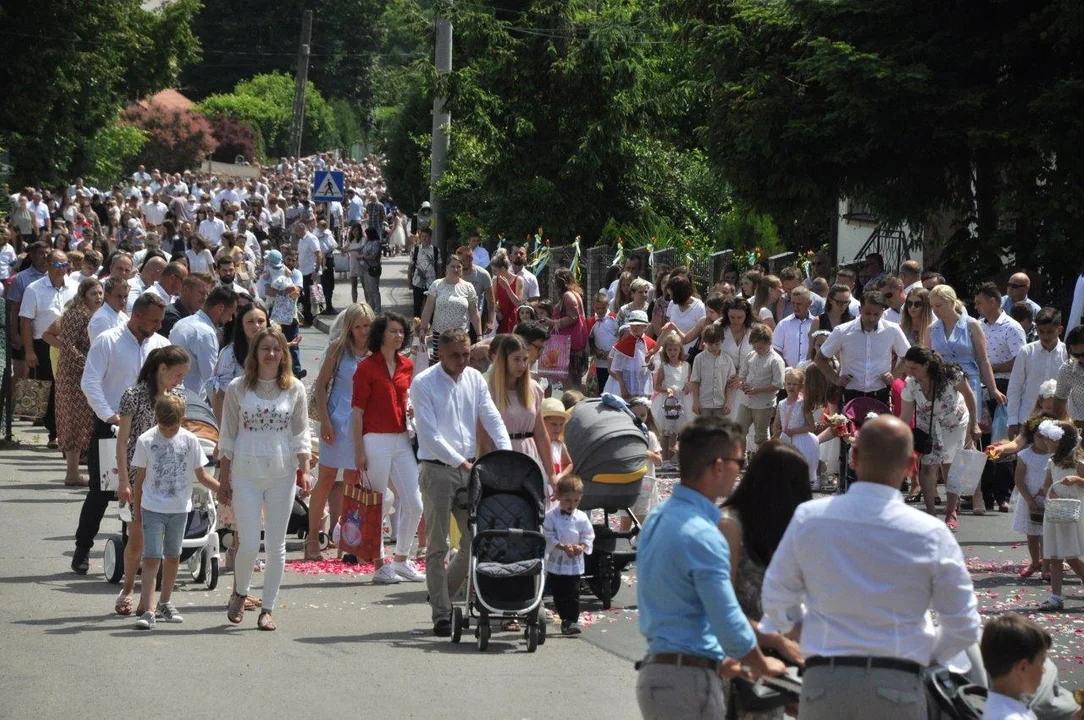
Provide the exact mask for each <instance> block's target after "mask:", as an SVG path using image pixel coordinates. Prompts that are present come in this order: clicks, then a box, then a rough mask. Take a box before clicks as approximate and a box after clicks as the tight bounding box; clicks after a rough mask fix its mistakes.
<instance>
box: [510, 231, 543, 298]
mask: <svg viewBox="0 0 1084 720" xmlns="http://www.w3.org/2000/svg"><path fill="white" fill-rule="evenodd" d="M508 259H509V260H511V261H512V273H513V274H515V275H518V276H519V277H521V278H523V295H524V299H525V300H526V301H527V302H529V303H530V304H532V305H537V304H538V301H539V300H540V299H541V297H542V294H541V293H540V292H539V290H538V278H537V277H535V275H534V273H532V272H531V271H530V270H528V269H527V267H526V266H527V246H526V245H513V246H512V255H511V256H510V257H509V258H508Z"/></svg>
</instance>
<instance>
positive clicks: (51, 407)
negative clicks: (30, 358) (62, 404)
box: [30, 340, 56, 440]
mask: <svg viewBox="0 0 1084 720" xmlns="http://www.w3.org/2000/svg"><path fill="white" fill-rule="evenodd" d="M34 354H35V355H37V356H38V366H37V367H36V368H34V369H33V370H32V371H31V373H30V376H31V377H32V378H34V379H35V380H48V381H50V382H52V383H53V384H52V385H51V386H50V387H49V404H48V405H46V406H45V429H46V430H48V431H49V439H50V440H56V378H54V377H53V363H52V361H51V359H50V357H49V343H47V342H45V341H44V340H35V341H34Z"/></svg>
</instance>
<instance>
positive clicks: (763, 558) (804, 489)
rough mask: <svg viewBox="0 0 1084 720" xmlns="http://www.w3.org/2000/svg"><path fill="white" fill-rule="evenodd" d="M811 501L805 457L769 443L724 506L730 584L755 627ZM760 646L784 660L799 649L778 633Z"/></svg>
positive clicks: (764, 637) (761, 637) (779, 714)
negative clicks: (778, 556) (788, 536)
mask: <svg viewBox="0 0 1084 720" xmlns="http://www.w3.org/2000/svg"><path fill="white" fill-rule="evenodd" d="M812 498H813V493H812V492H811V491H810V489H809V466H808V464H807V463H806V460H805V458H804V457H802V454H801V453H800V452H798V451H797V450H795V449H794V448H793V447H791V446H789V445H785V444H783V443H782V442H780V441H779V440H770V441H768V442H766V443H764V444H762V445H761V446H760V447H759V448H758V449H757V452H756V454H755V455H753V458H752V460H750V462H749V466H748V468H747V469H746V471H745V475H744V477H743V478H742V481H741V483H740V484H739V485H738V487H737V489H736V490H735V491H734V493H733V494H732V495H731V496H730V497H729V498H727V500H726V502H725V503H723V517H722V519H721V520H720V521H719V530H720V531H721V532H722V533H723V535H724V536H726V539H727V543H728V544H729V545H730V580H731V582H732V583H733V585H734V592H735V594H736V595H737V598H738V604H739V605H741V609H742V612H744V613H745V615H746V617H748V618H749V619H750V620H752V621H753V622H754V623H758V622H760V620H761V618H762V617H763V616H764V610H763V607H762V605H761V601H760V593H761V587H762V586H763V584H764V573H765V572H766V571H767V569H768V564H769V563H770V562H771V561H772V556H773V555H775V551H776V548H778V547H779V543H780V542H781V541H782V540H783V533H785V532H786V530H787V525H789V524H790V520H791V518H792V517H793V516H794V511H795V510H797V509H798V506H799V505H801V504H802V503H804V502H806V501H808V500H811V499H812ZM754 627H756V625H755V624H754ZM757 643H758V645H760V647H761V648H766V649H771V650H775V651H776V652H779V653H782V654H784V655H788V656H791V657H795V656H796V655H797V647H796V645H795V644H794V643H793V642H792V641H790V640H788V639H787V638H785V637H784V636H783V635H781V634H779V633H766V634H765V633H761V632H760V631H759V630H757ZM734 700H736V696H734V697H732V701H734ZM737 711H738V717H740V718H746V719H751V718H773V719H774V718H779V719H780V720H781V719H782V718H783V708H779V709H778V710H776V711H772V712H768V713H763V714H761V713H755V714H754V713H749V712H747V711H744V710H743V709H742V708H741V707H738V708H737Z"/></svg>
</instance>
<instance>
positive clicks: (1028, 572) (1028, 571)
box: [1020, 563, 1043, 578]
mask: <svg viewBox="0 0 1084 720" xmlns="http://www.w3.org/2000/svg"><path fill="white" fill-rule="evenodd" d="M1042 566H1043V564H1042V563H1031V564H1030V565H1028V566H1027V567H1026V568H1024V569H1023V570H1021V571H1020V577H1022V578H1029V577H1031V576H1032V575H1034V574H1035V571H1037V570H1038V569H1039V568H1041V567H1042Z"/></svg>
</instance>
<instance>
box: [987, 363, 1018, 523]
mask: <svg viewBox="0 0 1084 720" xmlns="http://www.w3.org/2000/svg"><path fill="white" fill-rule="evenodd" d="M994 381H995V383H996V385H997V389H998V390H1000V391H1001V393H1002V394H1005V395H1007V394H1008V392H1009V381H1008V380H1006V379H1004V378H995V379H994ZM986 407H987V410H989V412H990V417H993V416H994V411H995V410H997V403H996V402H994V401H993V400H990V401H989V402H988V403H986ZM982 444H983V447H985V446H987V445H989V444H990V433H983V436H982ZM1015 474H1016V460H1015V459H1014V460H1013V461H1012V462H1004V463H1000V462H998V463H994V462H988V463H986V467H985V468H983V471H982V485H981V487H982V498H983V501H984V502H985V503H986V507H993V506H995V505H996V504H997V503H1002V502H1005V503H1007V502H1009V496H1010V495H1012V491H1013V488H1014V487H1015V485H1016V483H1015V480H1014V476H1015Z"/></svg>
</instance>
